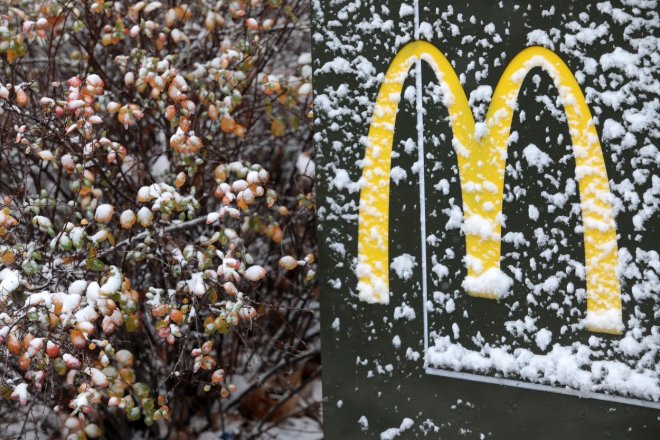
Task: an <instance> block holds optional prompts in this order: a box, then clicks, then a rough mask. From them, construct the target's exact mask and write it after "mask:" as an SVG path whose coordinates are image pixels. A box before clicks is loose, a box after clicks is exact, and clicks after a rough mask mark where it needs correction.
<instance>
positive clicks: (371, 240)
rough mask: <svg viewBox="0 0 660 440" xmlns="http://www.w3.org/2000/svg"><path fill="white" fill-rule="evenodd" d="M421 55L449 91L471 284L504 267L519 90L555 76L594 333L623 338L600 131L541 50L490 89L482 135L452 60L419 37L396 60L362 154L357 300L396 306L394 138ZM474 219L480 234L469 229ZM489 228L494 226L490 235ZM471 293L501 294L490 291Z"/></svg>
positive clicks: (576, 89) (567, 75) (555, 61)
mask: <svg viewBox="0 0 660 440" xmlns="http://www.w3.org/2000/svg"><path fill="white" fill-rule="evenodd" d="M419 59H422V60H424V61H426V62H427V63H428V64H429V65H430V66H431V67H432V68H433V70H434V71H435V73H436V75H437V77H438V80H439V81H440V83H441V84H442V85H443V93H444V95H445V96H443V99H444V103H445V105H446V106H447V109H448V111H449V117H450V122H451V127H452V131H453V135H454V140H453V142H454V148H455V149H456V156H457V158H458V168H459V174H460V180H461V190H462V194H463V214H464V231H465V233H466V237H465V238H466V245H467V246H466V248H467V258H466V262H467V263H468V277H469V278H468V279H473V280H474V279H475V278H478V277H479V276H480V275H483V274H484V273H485V272H486V271H488V270H491V269H492V270H496V271H499V270H500V256H501V246H500V239H501V225H500V223H499V222H498V218H499V217H500V215H501V212H502V194H503V188H504V174H505V162H506V155H507V143H508V139H509V134H510V129H511V121H512V118H513V113H514V108H515V103H516V100H517V98H518V93H519V91H520V88H521V86H522V83H523V81H524V79H525V77H526V75H527V73H528V72H529V71H530V70H531V69H532V68H535V67H542V68H543V69H544V70H545V71H546V72H547V73H548V74H549V75H550V76H551V77H552V79H553V81H554V83H555V86H556V87H557V89H558V90H559V94H560V97H561V100H562V102H563V105H564V111H565V113H566V116H567V120H568V126H569V131H570V134H571V138H572V143H573V154H574V157H575V162H576V167H577V168H576V177H577V180H578V182H579V190H580V200H581V207H582V217H583V230H584V242H585V245H584V247H585V261H586V277H587V327H588V328H589V330H591V331H597V332H605V333H620V332H621V330H622V328H623V324H622V320H621V295H620V284H619V279H618V277H617V275H616V267H617V252H618V249H617V241H616V228H615V222H614V216H613V212H612V206H611V204H610V190H609V184H608V178H607V170H606V169H605V163H604V160H603V153H602V149H601V145H600V141H599V139H598V133H597V132H596V128H595V126H594V123H593V121H592V118H591V113H590V111H589V107H588V106H587V103H586V101H585V99H584V95H583V94H582V91H581V89H580V86H579V85H578V83H577V81H576V80H575V77H574V76H573V74H572V73H571V71H570V70H569V69H568V67H567V66H566V64H565V63H564V62H563V61H562V60H561V59H560V58H559V57H558V56H557V55H556V54H554V53H553V52H551V51H549V50H547V49H545V48H542V47H529V48H527V49H525V50H523V51H522V52H520V53H519V54H518V55H517V56H516V57H515V58H514V59H513V60H512V61H511V63H510V64H509V65H508V66H507V68H506V69H505V71H504V73H503V75H502V77H501V79H500V81H499V83H498V85H497V87H496V89H495V92H494V93H493V98H492V102H491V104H490V107H489V109H488V114H487V115H486V120H485V123H484V124H483V125H482V126H481V128H480V130H479V132H480V133H481V134H482V136H481V138H479V139H477V138H476V136H475V122H474V117H473V115H472V111H471V109H470V106H469V104H468V100H467V97H466V96H465V91H464V90H463V87H462V86H461V84H460V82H459V79H458V77H457V75H456V72H455V71H454V69H453V68H452V66H451V64H450V63H449V61H448V60H447V58H445V56H444V55H443V54H442V53H441V52H440V51H439V50H438V49H437V48H436V47H434V46H433V45H431V44H430V43H427V42H424V41H416V42H412V43H409V44H407V45H406V46H405V47H403V48H402V49H401V50H400V51H399V53H398V54H397V55H396V56H395V58H394V60H393V61H392V63H391V65H390V67H389V69H388V70H387V73H386V75H385V79H384V81H383V83H382V85H381V86H380V90H379V92H378V97H377V100H376V105H375V108H374V113H373V118H372V122H371V126H370V128H369V136H368V144H367V149H366V153H365V157H364V164H363V172H362V173H363V174H362V184H363V186H362V190H361V193H360V215H359V232H358V234H359V236H358V263H359V264H358V278H359V284H358V290H359V292H360V298H361V299H363V300H366V301H369V302H376V303H387V302H388V301H389V250H388V247H389V245H388V235H389V203H390V168H391V158H392V142H393V138H394V130H395V123H396V114H397V110H398V107H399V102H400V98H401V91H402V88H403V83H404V81H405V79H406V76H407V75H408V71H409V70H410V68H411V67H412V65H413V63H415V62H416V61H417V60H419ZM422 171H423V170H422ZM484 206H486V207H487V209H484ZM475 223H478V224H479V225H481V226H482V228H481V229H479V230H477V228H471V227H470V225H472V224H475ZM483 226H487V228H485V230H486V232H487V233H484V228H483ZM476 234H480V235H476ZM492 270H491V272H490V273H493V271H492ZM477 284H478V283H477ZM468 293H469V294H470V295H472V296H478V297H484V298H497V297H498V295H497V293H496V292H493V291H488V290H487V289H485V290H481V291H479V290H476V291H475V290H473V291H469V292H468Z"/></svg>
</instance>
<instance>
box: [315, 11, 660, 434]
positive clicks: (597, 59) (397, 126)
mask: <svg viewBox="0 0 660 440" xmlns="http://www.w3.org/2000/svg"><path fill="white" fill-rule="evenodd" d="M314 16H315V26H316V27H315V30H314V33H313V35H314V37H313V41H314V45H315V46H314V57H315V84H314V87H315V92H316V96H317V97H316V111H315V113H316V143H317V169H318V170H319V182H318V184H319V188H318V201H319V218H320V227H319V235H318V237H319V243H320V248H321V249H320V254H321V255H320V258H321V266H322V267H323V268H325V269H324V270H323V273H321V282H322V286H321V295H322V300H321V301H322V320H323V334H324V336H323V338H324V339H323V354H324V392H325V393H326V396H327V402H326V406H325V415H326V417H327V418H328V420H329V421H330V423H329V424H328V425H326V426H327V427H326V436H327V437H328V438H361V437H364V438H379V436H380V438H408V437H410V438H416V436H419V435H422V434H423V435H427V436H428V435H431V436H432V437H433V438H437V436H441V437H442V438H457V436H459V435H463V436H467V437H471V436H473V437H474V438H490V437H492V438H500V437H503V436H505V435H509V436H510V435H511V434H515V433H518V432H525V433H526V438H527V436H532V438H535V437H533V436H536V437H540V438H561V437H565V438H596V437H599V436H601V435H604V434H606V435H610V436H613V437H616V438H619V437H618V436H620V435H626V436H631V438H656V437H654V436H655V435H656V434H658V435H660V419H659V418H658V417H660V411H659V410H660V359H659V357H658V356H660V355H659V354H658V353H660V326H658V322H659V321H658V318H660V303H659V301H658V297H659V293H660V282H659V281H658V272H660V258H659V256H658V247H660V246H659V245H658V243H659V242H658V240H657V238H656V235H657V228H658V224H659V223H660V222H658V219H657V217H658V216H657V209H658V206H660V203H658V199H659V198H660V176H658V160H659V159H660V153H658V150H657V147H656V145H657V144H658V137H659V133H660V131H659V130H658V126H657V121H658V120H660V118H659V117H660V106H659V105H657V103H658V99H660V86H658V78H657V71H658V69H657V68H658V63H659V61H658V59H657V54H656V55H653V53H655V52H657V47H658V43H660V39H658V28H659V27H660V23H658V16H657V14H656V13H655V12H654V8H653V7H652V5H651V4H650V3H648V4H647V3H645V2H636V4H635V5H632V4H629V3H626V2H624V3H621V4H615V3H614V2H609V1H608V2H600V3H596V2H594V3H585V4H562V5H559V4H556V3H552V2H540V3H538V4H536V3H535V4H533V5H532V4H522V3H516V2H499V3H493V2H485V1H483V2H474V1H468V2H460V3H458V2H449V3H447V4H442V5H440V4H438V3H437V2H431V1H422V0H419V1H408V2H405V1H404V2H402V1H390V2H375V3H369V4H367V3H365V2H333V3H325V2H324V3H316V4H315V7H314ZM654 48H655V49H654ZM654 51H655V52H654ZM605 417H607V420H609V424H608V425H607V426H603V424H602V420H603V418H605ZM333 420H334V421H336V422H333ZM505 420H508V421H509V422H507V423H505V422H504V421H505ZM511 420H515V421H516V423H514V424H513V425H512V424H511ZM633 425H634V427H633V429H632V430H630V429H629V428H631V426H633ZM514 426H517V427H516V428H514ZM630 433H632V434H630ZM621 438H623V437H621Z"/></svg>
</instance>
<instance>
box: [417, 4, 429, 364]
mask: <svg viewBox="0 0 660 440" xmlns="http://www.w3.org/2000/svg"><path fill="white" fill-rule="evenodd" d="M419 1H420V0H415V40H419ZM415 83H416V89H417V90H416V93H415V100H416V102H415V107H416V111H417V155H418V162H417V172H418V174H419V226H420V228H419V229H420V239H421V245H422V255H421V259H422V264H421V266H422V300H423V301H424V303H423V304H422V310H423V315H424V368H426V366H427V359H426V353H427V352H428V348H429V341H428V339H429V332H428V317H427V310H426V301H427V299H428V286H427V279H426V278H427V277H426V275H427V268H426V183H425V175H424V174H425V166H424V103H423V101H422V91H423V90H422V60H421V59H418V60H417V61H416V62H415Z"/></svg>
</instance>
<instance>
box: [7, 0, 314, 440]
mask: <svg viewBox="0 0 660 440" xmlns="http://www.w3.org/2000/svg"><path fill="white" fill-rule="evenodd" d="M177 3H179V4H178V5H177ZM7 5H8V6H7ZM2 9H3V11H2V14H0V66H1V69H2V70H1V72H0V127H1V131H0V363H1V365H2V367H1V370H2V371H1V372H0V378H1V379H2V380H1V381H0V391H2V394H3V397H5V398H6V399H8V400H2V401H0V408H2V410H3V415H2V419H3V422H2V423H0V425H3V424H5V422H7V423H10V422H11V421H12V420H17V421H18V423H17V425H18V427H19V428H21V427H22V428H23V429H25V427H26V423H23V419H21V418H20V417H29V414H28V412H26V411H25V409H23V410H19V411H18V412H14V416H16V415H17V414H18V415H19V416H20V417H18V419H16V418H11V417H9V416H8V415H5V414H8V413H9V412H11V411H14V410H13V409H15V408H16V407H17V406H20V405H27V408H32V407H33V406H34V405H35V404H37V403H40V404H42V405H43V406H44V407H45V408H47V409H48V410H49V411H50V412H49V413H48V414H49V415H50V419H51V422H49V423H51V424H52V426H51V428H52V429H54V430H59V431H60V433H61V434H62V435H63V437H64V438H76V439H82V438H98V437H101V436H106V437H108V438H120V437H119V436H124V437H125V436H126V435H130V432H131V431H132V430H136V429H137V430H147V429H152V431H153V432H157V433H159V435H160V436H161V437H162V436H165V435H166V434H168V433H172V432H176V431H177V430H182V429H183V428H181V426H182V424H185V423H186V422H187V419H188V418H189V416H190V413H189V412H188V408H186V406H188V405H190V402H191V401H193V400H194V401H196V402H198V403H200V402H206V403H201V405H202V406H204V405H208V406H211V405H213V402H214V401H217V400H222V399H225V400H224V401H225V402H230V403H231V404H235V402H231V400H230V399H228V398H230V396H232V393H233V392H234V391H235V386H234V385H233V384H232V382H231V381H230V380H229V378H230V377H231V375H232V374H234V373H241V372H246V371H247V368H248V367H246V365H248V363H250V362H251V363H250V365H251V366H252V368H254V365H255V364H254V362H253V361H251V358H252V356H254V355H255V353H256V356H257V357H258V358H260V359H261V362H262V363H263V364H268V362H275V361H280V360H281V359H283V358H284V359H288V357H290V356H294V355H296V354H298V353H299V352H301V351H303V350H304V349H303V348H301V344H302V345H304V344H306V343H307V342H309V340H308V339H304V338H303V337H302V336H301V338H300V340H299V341H297V342H296V341H294V340H291V341H288V342H287V343H288V344H289V345H288V346H286V347H285V346H284V345H282V344H280V345H277V346H276V347H275V348H273V347H272V346H269V347H263V346H261V345H262V342H263V339H264V338H266V339H268V338H269V336H268V335H267V334H266V330H264V328H265V327H266V324H267V322H266V321H265V320H264V319H262V318H263V317H264V315H268V314H270V313H272V311H273V310H277V309H275V308H274V307H272V306H273V305H274V304H277V305H278V306H282V307H285V308H286V310H287V311H285V312H281V314H282V316H283V317H284V319H285V320H288V319H289V318H290V316H289V315H288V310H295V311H297V313H299V314H300V316H302V317H306V318H305V319H303V320H302V321H301V322H302V324H297V323H293V324H287V325H289V326H290V327H291V329H292V330H293V331H294V332H302V333H303V335H304V333H306V332H307V330H308V328H311V327H312V325H313V324H311V323H310V322H312V321H313V319H311V318H313V314H314V313H315V312H314V311H310V309H313V308H314V307H311V306H310V303H313V301H314V299H313V298H312V297H311V295H310V293H309V292H312V291H313V286H314V278H315V267H314V256H313V252H314V248H313V235H314V234H313V232H314V226H313V223H312V220H313V209H314V204H313V194H312V184H313V163H311V170H312V172H310V171H309V169H310V166H307V167H306V168H303V169H300V167H299V166H297V165H296V164H297V163H300V161H301V158H302V160H304V159H305V158H307V162H310V161H309V156H308V154H307V153H302V152H303V150H306V149H309V142H310V135H309V133H310V129H309V124H310V120H311V117H312V113H311V96H310V95H311V93H310V81H311V68H310V62H311V60H310V57H309V54H308V53H306V52H305V51H308V50H309V49H308V47H307V46H308V44H309V42H308V41H307V39H306V38H305V35H306V33H305V31H304V28H305V26H307V11H306V9H305V4H304V2H296V1H289V0H249V1H247V0H234V1H206V0H197V1H192V2H142V1H141V2H132V1H105V2H104V1H101V0H86V1H82V0H73V1H68V2H64V1H57V0H51V1H34V0H32V1H12V2H6V3H5V6H3V7H2ZM283 282H285V284H286V287H283V284H282V283H283ZM312 305H313V304H312ZM305 307H306V308H305ZM278 313H279V312H278ZM298 325H300V326H301V327H300V328H298V327H296V326H298ZM260 329H261V331H259V330H260ZM257 368H258V367H257ZM239 397H241V396H236V397H235V398H239ZM12 401H15V402H16V403H12ZM12 408H13V409H12ZM220 408H221V411H222V409H223V408H226V406H222V405H221V406H220ZM5 411H6V412H5ZM129 422H137V423H129ZM154 423H156V425H158V429H156V428H155V427H154V428H149V427H151V426H152V425H153V424H154ZM3 429H5V428H3ZM12 429H13V428H11V427H10V429H9V431H7V432H8V433H9V434H8V435H15V436H16V437H21V436H22V435H23V434H24V432H20V431H19V432H12ZM43 429H45V428H43ZM0 435H1V434H0Z"/></svg>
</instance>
